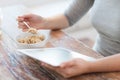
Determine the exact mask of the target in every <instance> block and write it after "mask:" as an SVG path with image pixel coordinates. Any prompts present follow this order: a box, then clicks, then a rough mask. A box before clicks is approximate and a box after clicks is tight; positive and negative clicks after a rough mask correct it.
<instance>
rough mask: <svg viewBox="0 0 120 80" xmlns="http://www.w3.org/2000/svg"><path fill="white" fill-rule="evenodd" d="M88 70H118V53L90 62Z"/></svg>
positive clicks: (119, 56)
mask: <svg viewBox="0 0 120 80" xmlns="http://www.w3.org/2000/svg"><path fill="white" fill-rule="evenodd" d="M89 68H90V69H89V71H88V72H109V71H120V54H116V55H113V56H109V57H105V58H102V59H98V60H97V61H94V62H91V64H90V66H89Z"/></svg>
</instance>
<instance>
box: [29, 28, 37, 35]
mask: <svg viewBox="0 0 120 80" xmlns="http://www.w3.org/2000/svg"><path fill="white" fill-rule="evenodd" d="M28 32H29V33H32V34H37V29H35V28H29V29H28Z"/></svg>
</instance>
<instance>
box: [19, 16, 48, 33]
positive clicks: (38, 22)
mask: <svg viewBox="0 0 120 80" xmlns="http://www.w3.org/2000/svg"><path fill="white" fill-rule="evenodd" d="M17 21H18V27H19V28H21V29H22V30H23V31H26V30H27V29H28V28H27V26H26V25H25V24H24V23H23V22H24V21H25V22H27V23H28V25H30V26H31V27H32V28H36V29H45V28H47V23H48V22H47V20H46V19H45V18H43V17H41V16H39V15H35V14H27V15H23V16H18V18H17Z"/></svg>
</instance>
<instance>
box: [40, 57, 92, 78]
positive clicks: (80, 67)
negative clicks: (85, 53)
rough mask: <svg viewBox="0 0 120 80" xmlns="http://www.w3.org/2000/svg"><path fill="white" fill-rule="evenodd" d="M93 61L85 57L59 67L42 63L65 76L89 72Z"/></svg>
mask: <svg viewBox="0 0 120 80" xmlns="http://www.w3.org/2000/svg"><path fill="white" fill-rule="evenodd" d="M90 63H91V62H88V61H85V60H83V59H74V60H71V61H69V62H65V63H63V64H61V65H60V66H59V67H53V66H50V65H47V64H45V63H42V65H43V66H45V67H47V68H49V69H52V70H54V71H56V72H58V73H59V74H61V75H62V76H63V77H65V78H69V77H73V76H77V75H81V74H84V73H88V72H89V66H90Z"/></svg>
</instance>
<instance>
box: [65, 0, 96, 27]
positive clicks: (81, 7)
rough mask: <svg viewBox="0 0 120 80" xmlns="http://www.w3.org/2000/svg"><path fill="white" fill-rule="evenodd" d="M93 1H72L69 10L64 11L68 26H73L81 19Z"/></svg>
mask: <svg viewBox="0 0 120 80" xmlns="http://www.w3.org/2000/svg"><path fill="white" fill-rule="evenodd" d="M93 3H94V0H73V2H72V3H71V5H70V6H69V8H68V9H67V10H66V11H65V16H66V17H67V19H68V22H69V25H70V26H71V25H73V24H74V23H75V22H77V21H78V20H79V19H80V18H81V17H83V16H84V15H85V14H86V13H87V12H88V11H89V9H90V8H91V7H92V6H93Z"/></svg>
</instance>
